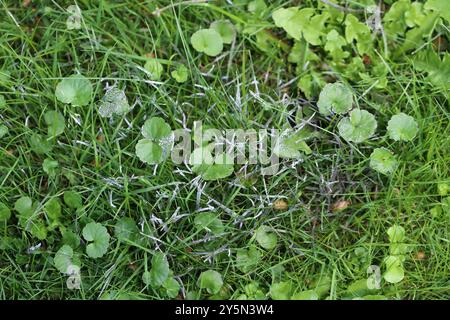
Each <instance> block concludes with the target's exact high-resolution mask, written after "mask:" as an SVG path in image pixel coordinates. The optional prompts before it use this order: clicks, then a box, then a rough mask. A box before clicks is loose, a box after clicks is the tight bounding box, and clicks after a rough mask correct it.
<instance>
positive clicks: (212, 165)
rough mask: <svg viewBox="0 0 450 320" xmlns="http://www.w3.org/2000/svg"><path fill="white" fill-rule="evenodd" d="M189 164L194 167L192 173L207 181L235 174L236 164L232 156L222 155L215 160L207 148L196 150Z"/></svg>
mask: <svg viewBox="0 0 450 320" xmlns="http://www.w3.org/2000/svg"><path fill="white" fill-rule="evenodd" d="M189 162H190V164H191V165H192V166H193V167H192V171H193V172H194V173H197V174H200V175H201V177H202V178H203V180H206V181H212V180H219V179H223V178H226V177H228V176H230V175H231V174H233V172H234V164H233V160H232V159H231V157H230V156H228V155H227V154H221V155H217V156H216V157H215V158H214V157H213V156H212V155H211V152H210V151H209V150H208V149H207V148H206V147H203V148H197V149H195V150H194V152H192V154H191V157H190V160H189Z"/></svg>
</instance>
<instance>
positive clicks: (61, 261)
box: [53, 245, 80, 274]
mask: <svg viewBox="0 0 450 320" xmlns="http://www.w3.org/2000/svg"><path fill="white" fill-rule="evenodd" d="M53 263H54V264H55V267H56V269H58V270H59V272H61V273H65V274H68V273H70V272H69V271H70V267H73V266H74V265H75V266H78V268H79V264H80V261H79V259H78V258H77V257H75V256H74V252H73V249H72V247H70V246H68V245H63V246H62V247H61V248H60V249H59V250H58V251H57V252H56V254H55V258H53Z"/></svg>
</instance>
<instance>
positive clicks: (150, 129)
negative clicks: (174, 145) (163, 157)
mask: <svg viewBox="0 0 450 320" xmlns="http://www.w3.org/2000/svg"><path fill="white" fill-rule="evenodd" d="M141 132H142V135H143V136H144V137H145V138H147V139H154V140H160V139H164V138H167V137H169V136H170V135H171V134H172V129H171V128H170V126H169V125H168V124H167V123H166V122H165V121H164V119H162V118H160V117H152V118H150V119H148V120H146V121H145V122H144V125H143V126H142V129H141Z"/></svg>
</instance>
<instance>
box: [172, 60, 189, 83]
mask: <svg viewBox="0 0 450 320" xmlns="http://www.w3.org/2000/svg"><path fill="white" fill-rule="evenodd" d="M170 75H171V76H172V78H174V79H175V81H176V82H178V83H183V82H186V81H187V79H188V75H189V70H188V68H186V66H185V65H183V64H180V65H178V66H177V68H176V69H175V70H173V71H172V72H171V73H170Z"/></svg>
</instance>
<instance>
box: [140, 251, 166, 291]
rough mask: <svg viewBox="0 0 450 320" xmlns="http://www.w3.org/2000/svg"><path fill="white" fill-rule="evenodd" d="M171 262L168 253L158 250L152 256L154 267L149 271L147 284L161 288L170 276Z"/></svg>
mask: <svg viewBox="0 0 450 320" xmlns="http://www.w3.org/2000/svg"><path fill="white" fill-rule="evenodd" d="M169 272H170V269H169V262H168V261H167V258H166V255H165V254H163V253H161V252H157V253H155V254H154V255H153V257H152V267H151V269H150V271H149V274H148V278H147V281H148V282H145V281H144V283H145V284H147V285H150V286H152V287H153V288H159V287H161V286H162V284H163V283H164V281H166V279H167V277H168V276H169Z"/></svg>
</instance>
